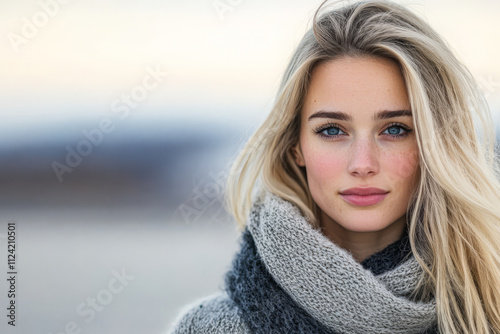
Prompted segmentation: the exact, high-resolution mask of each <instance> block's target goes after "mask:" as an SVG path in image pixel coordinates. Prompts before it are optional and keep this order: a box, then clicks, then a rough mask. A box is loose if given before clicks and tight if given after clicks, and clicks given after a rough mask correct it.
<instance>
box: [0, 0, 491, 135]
mask: <svg viewBox="0 0 500 334" xmlns="http://www.w3.org/2000/svg"><path fill="white" fill-rule="evenodd" d="M60 1H61V2H68V3H66V4H59V2H57V1H56V0H42V1H40V2H38V1H32V0H29V1H22V2H10V1H9V2H7V1H2V2H0V34H1V35H2V39H1V41H0V48H1V50H2V51H1V52H0V64H1V65H0V78H1V80H0V116H2V117H3V119H4V122H2V123H3V124H2V125H0V129H3V128H5V127H8V128H9V129H12V128H15V127H16V126H21V124H26V123H27V122H29V123H31V124H33V125H37V124H44V123H46V122H53V121H54V120H56V119H58V120H66V119H85V118H87V117H102V115H106V114H109V113H110V112H111V108H112V107H111V105H112V104H113V102H115V101H116V100H117V99H119V98H120V96H121V95H122V94H126V93H130V92H131V90H132V89H133V88H134V87H136V86H137V85H141V84H142V81H143V78H144V76H145V75H147V73H148V72H147V70H146V67H148V66H149V67H150V68H154V67H156V68H161V69H162V70H163V71H164V72H166V73H167V74H166V75H165V77H164V79H163V80H162V82H161V83H159V84H158V85H157V87H155V88H154V89H151V90H150V91H148V92H147V96H146V97H145V98H144V100H143V101H141V102H140V103H139V104H138V106H137V107H135V109H133V110H132V111H131V112H132V113H138V114H140V115H141V117H145V118H148V117H151V118H155V117H160V118H165V119H170V118H177V119H185V118H187V117H193V116H194V117H195V118H196V119H212V120H213V119H222V118H224V119H241V118H245V117H246V118H248V117H250V118H253V117H255V119H257V118H262V116H263V115H264V114H266V113H267V112H268V111H269V109H270V105H271V102H272V100H273V97H274V94H275V92H276V89H277V85H278V83H279V80H280V77H281V75H282V72H283V70H284V68H285V66H286V64H287V62H288V60H289V58H290V56H291V54H292V52H293V50H294V48H295V46H296V45H297V43H298V42H299V40H300V39H301V37H302V35H303V33H304V32H305V31H306V28H307V27H308V23H309V22H310V19H311V17H312V15H313V13H314V10H315V9H316V8H317V6H318V5H319V4H320V3H321V2H322V1H316V0H313V1H306V0H302V1H291V0H286V1H285V0H267V1H264V0H252V1H246V0H241V1H236V0H232V1H228V0H221V1H219V3H221V2H222V3H226V4H231V3H232V4H234V5H232V6H231V5H228V6H231V10H230V11H229V10H228V11H227V12H225V13H223V15H219V13H218V12H217V11H216V10H215V8H214V4H215V3H216V2H217V1H214V0H191V1H179V0H177V1H175V2H174V1H171V0H170V1H169V0H166V1H159V0H158V1H157V0H154V1H153V0H149V1H147V0H146V1H132V0H128V1H123V0H109V1H106V2H102V1H97V0H85V1H77V0H71V1H68V0H65V1H62V0H60ZM398 2H400V3H403V4H409V5H410V7H411V8H413V9H414V10H415V11H417V12H418V13H420V14H421V15H422V16H424V17H425V18H426V19H427V20H428V22H429V23H430V24H431V25H432V26H433V27H434V28H435V29H436V30H437V31H438V32H439V33H440V34H441V35H442V36H443V37H444V38H445V39H446V40H447V41H448V42H449V44H450V45H451V46H452V47H453V49H454V50H455V52H456V54H457V55H458V56H459V58H460V59H461V60H462V61H463V62H464V63H465V64H466V65H467V66H468V67H469V69H470V70H471V72H472V73H473V74H474V75H475V76H476V78H478V80H479V81H480V82H482V83H483V84H484V88H485V91H486V92H487V96H488V100H489V102H490V106H491V107H492V110H494V111H495V110H498V109H500V62H499V61H498V59H499V55H500V44H499V43H498V42H499V39H500V37H499V36H500V20H499V17H500V16H499V14H500V1H497V0H461V1H460V0H458V1H457V0H453V1H452V0H433V1H430V0H428V1H423V0H414V1H398ZM41 3H46V4H50V5H47V6H46V7H47V8H48V9H46V11H48V12H50V13H49V14H51V15H52V16H51V15H47V14H44V13H43V12H42V8H41ZM54 4H57V5H54ZM27 21H28V22H29V23H31V24H34V23H37V24H38V25H39V27H37V26H36V25H35V28H36V31H35V32H33V30H30V29H29V27H28V28H27V25H28V24H27V23H26V22H27ZM30 34H31V35H32V36H29V35H30ZM12 36H21V37H22V38H23V39H22V42H19V41H20V40H19V39H16V41H17V42H18V44H17V46H14V43H12V41H11V40H12V38H13V37H12ZM23 36H28V38H24V37H23ZM243 112H244V113H245V115H243Z"/></svg>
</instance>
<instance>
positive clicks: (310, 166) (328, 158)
mask: <svg viewBox="0 0 500 334" xmlns="http://www.w3.org/2000/svg"><path fill="white" fill-rule="evenodd" d="M304 158H305V163H306V170H307V178H308V179H309V181H310V182H314V183H316V184H318V185H321V184H325V183H327V182H328V180H333V179H336V178H338V177H339V175H342V171H344V170H345V159H344V157H343V156H342V155H341V154H339V153H336V154H333V153H332V152H331V151H330V152H323V151H322V150H320V149H312V150H311V149H310V150H309V152H308V154H307V155H306V156H305V157H304Z"/></svg>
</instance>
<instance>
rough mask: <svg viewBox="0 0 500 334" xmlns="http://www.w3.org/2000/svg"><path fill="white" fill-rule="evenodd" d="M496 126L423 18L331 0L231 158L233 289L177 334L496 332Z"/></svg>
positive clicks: (205, 304) (499, 321)
mask: <svg viewBox="0 0 500 334" xmlns="http://www.w3.org/2000/svg"><path fill="white" fill-rule="evenodd" d="M492 124H493V122H492V120H491V115H490V113H489V110H488V106H487V104H486V102H485V100H484V97H483V96H482V95H481V93H480V91H479V89H478V87H477V85H476V83H475V81H474V80H473V78H472V76H471V75H470V73H469V72H468V71H467V69H466V68H465V67H464V66H463V65H462V64H461V63H460V62H459V61H458V60H457V59H456V58H455V56H454V55H453V53H452V52H451V51H450V49H449V48H448V46H447V44H446V43H445V42H444V41H443V40H442V39H441V37H440V36H439V35H438V34H437V33H436V32H435V31H434V30H432V29H431V28H430V27H429V26H428V24H427V23H425V22H424V21H423V20H421V19H420V18H419V17H417V16H416V15H414V14H413V13H411V12H410V11H408V10H407V9H406V8H404V7H402V6H400V5H397V4H394V3H391V2H385V1H363V2H358V3H354V4H351V5H347V6H343V7H340V8H330V7H329V6H325V3H323V4H322V6H321V7H320V8H319V9H318V11H317V12H316V15H315V17H314V22H313V27H312V28H311V29H310V30H309V31H308V32H307V33H306V34H305V36H304V38H303V39H302V41H301V43H300V45H299V46H298V48H297V50H296V52H295V54H294V55H293V58H292V60H291V61H290V64H289V66H288V68H287V70H286V72H285V75H284V77H283V80H282V84H281V86H280V89H279V92H278V96H277V99H276V101H275V105H274V108H273V109H272V111H271V113H270V115H269V117H268V118H267V120H266V121H265V122H264V123H263V124H262V125H261V127H260V128H259V129H258V130H257V131H256V133H255V134H254V135H253V136H252V138H251V139H250V140H249V142H248V143H247V145H246V147H245V148H244V149H243V151H242V152H241V154H240V155H239V157H238V158H237V160H236V161H235V163H234V165H233V167H232V169H231V173H230V177H229V179H228V185H227V186H228V187H227V200H228V208H229V209H230V211H231V212H232V214H233V215H234V217H235V219H236V220H237V221H238V223H239V224H240V226H241V227H242V230H243V233H242V237H241V250H240V251H239V253H238V254H237V255H236V257H235V259H234V261H233V264H232V268H231V269H230V270H229V272H228V273H227V275H226V287H225V291H223V292H220V293H218V294H217V295H214V296H211V297H209V298H206V299H203V300H201V301H198V302H197V303H196V304H195V305H191V306H190V307H189V309H188V310H187V311H186V312H185V313H183V314H182V315H181V316H180V317H179V320H178V322H177V323H176V325H175V326H174V329H173V333H339V334H340V333H352V334H354V333H356V334H359V333H391V334H393V333H405V334H406V333H500V257H499V255H500V247H499V242H498V241H499V240H500V228H499V227H500V184H499V176H500V172H499V169H498V162H497V160H496V158H495V152H494V144H495V137H494V134H495V133H494V128H493V127H492Z"/></svg>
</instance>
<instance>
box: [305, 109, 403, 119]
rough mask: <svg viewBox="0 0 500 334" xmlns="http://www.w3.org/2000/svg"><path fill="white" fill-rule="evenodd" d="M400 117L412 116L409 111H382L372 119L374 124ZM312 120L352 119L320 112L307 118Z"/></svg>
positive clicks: (339, 113)
mask: <svg viewBox="0 0 500 334" xmlns="http://www.w3.org/2000/svg"><path fill="white" fill-rule="evenodd" d="M401 116H410V117H411V116H412V113H411V110H382V111H380V112H378V113H376V114H375V115H374V116H373V118H372V119H373V121H375V122H376V121H379V120H382V119H388V118H394V117H401ZM313 118H331V119H337V120H339V121H347V122H351V121H352V117H351V116H350V115H349V114H346V113H344V112H342V111H326V110H321V111H318V112H315V113H314V114H312V115H311V116H309V118H308V119H307V120H308V121H311V120H312V119H313Z"/></svg>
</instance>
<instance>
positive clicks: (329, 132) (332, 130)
mask: <svg viewBox="0 0 500 334" xmlns="http://www.w3.org/2000/svg"><path fill="white" fill-rule="evenodd" d="M315 132H316V133H317V134H318V135H319V136H321V137H324V138H336V137H339V136H341V132H342V133H343V134H346V133H345V132H344V131H342V130H340V128H339V127H338V126H335V125H333V124H326V125H323V126H321V127H319V128H317V129H316V130H315Z"/></svg>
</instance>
